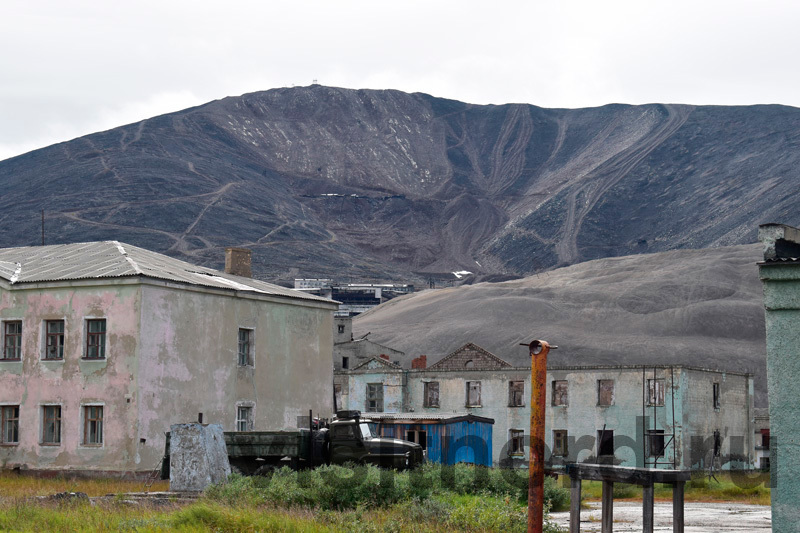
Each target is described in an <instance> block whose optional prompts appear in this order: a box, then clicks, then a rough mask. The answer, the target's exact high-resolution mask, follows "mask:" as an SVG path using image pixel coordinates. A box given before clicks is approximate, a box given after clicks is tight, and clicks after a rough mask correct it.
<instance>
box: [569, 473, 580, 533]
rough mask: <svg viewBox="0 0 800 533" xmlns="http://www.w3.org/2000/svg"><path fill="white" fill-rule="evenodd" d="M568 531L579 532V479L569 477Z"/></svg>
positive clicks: (570, 532)
mask: <svg viewBox="0 0 800 533" xmlns="http://www.w3.org/2000/svg"><path fill="white" fill-rule="evenodd" d="M570 484H571V485H570V491H569V533H581V479H580V478H578V477H570Z"/></svg>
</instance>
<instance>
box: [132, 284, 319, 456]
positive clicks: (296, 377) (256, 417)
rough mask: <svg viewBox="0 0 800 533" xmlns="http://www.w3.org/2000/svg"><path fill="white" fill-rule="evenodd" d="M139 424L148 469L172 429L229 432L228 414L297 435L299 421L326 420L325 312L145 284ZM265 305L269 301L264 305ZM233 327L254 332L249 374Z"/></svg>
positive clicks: (262, 427) (233, 420)
mask: <svg viewBox="0 0 800 533" xmlns="http://www.w3.org/2000/svg"><path fill="white" fill-rule="evenodd" d="M142 290H143V294H142V316H143V317H144V319H143V321H142V341H141V363H140V384H141V385H140V397H141V401H140V402H139V405H138V407H139V412H138V423H139V427H140V434H141V435H142V436H144V437H146V438H147V443H148V448H147V454H146V456H145V457H143V460H145V462H146V464H148V465H149V466H150V467H151V468H152V466H155V464H156V463H157V462H158V460H159V458H160V456H161V454H162V453H163V449H164V432H165V431H167V430H168V428H169V426H170V425H171V424H174V423H182V422H191V421H196V420H197V419H198V413H203V421H204V422H205V423H213V424H219V425H221V426H222V427H223V429H224V430H225V431H233V430H235V423H236V414H237V413H236V411H237V406H239V405H245V406H250V407H252V409H253V423H254V429H255V430H268V429H269V430H279V429H292V428H296V427H297V419H298V417H299V416H307V415H308V410H309V409H312V410H313V411H314V413H315V414H319V415H321V416H325V417H328V416H331V414H332V409H333V386H332V384H333V367H332V364H331V357H332V347H333V312H332V310H331V309H330V308H329V306H326V305H321V304H316V303H314V302H311V303H309V304H305V305H295V304H294V303H292V302H286V301H281V300H279V299H272V300H268V299H266V298H259V297H250V296H247V295H246V294H244V293H238V294H237V296H238V297H233V296H232V295H228V294H224V293H220V294H217V293H211V292H209V291H197V290H186V289H183V288H175V287H170V286H156V285H146V286H144V287H143V289H142ZM265 300H268V301H265ZM239 328H248V329H252V330H253V333H252V335H253V350H254V352H253V353H254V364H253V366H239V365H238V331H239Z"/></svg>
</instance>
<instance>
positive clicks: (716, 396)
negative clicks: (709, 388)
mask: <svg viewBox="0 0 800 533" xmlns="http://www.w3.org/2000/svg"><path fill="white" fill-rule="evenodd" d="M719 406H720V399H719V383H714V409H719Z"/></svg>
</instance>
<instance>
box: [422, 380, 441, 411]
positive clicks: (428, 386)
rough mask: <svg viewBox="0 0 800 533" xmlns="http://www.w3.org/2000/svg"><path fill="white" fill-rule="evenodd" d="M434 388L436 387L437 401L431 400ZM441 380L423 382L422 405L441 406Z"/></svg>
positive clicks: (431, 407) (434, 407) (429, 406)
mask: <svg viewBox="0 0 800 533" xmlns="http://www.w3.org/2000/svg"><path fill="white" fill-rule="evenodd" d="M432 389H436V401H435V402H432V401H431V393H432ZM439 390H440V389H439V382H438V381H425V382H423V384H422V407H427V408H429V409H438V408H439V407H440V406H441V403H440V401H439Z"/></svg>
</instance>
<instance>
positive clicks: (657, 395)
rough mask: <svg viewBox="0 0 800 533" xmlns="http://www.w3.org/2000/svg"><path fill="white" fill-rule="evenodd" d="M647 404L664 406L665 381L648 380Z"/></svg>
mask: <svg viewBox="0 0 800 533" xmlns="http://www.w3.org/2000/svg"><path fill="white" fill-rule="evenodd" d="M647 404H648V405H664V380H663V379H648V380H647Z"/></svg>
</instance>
